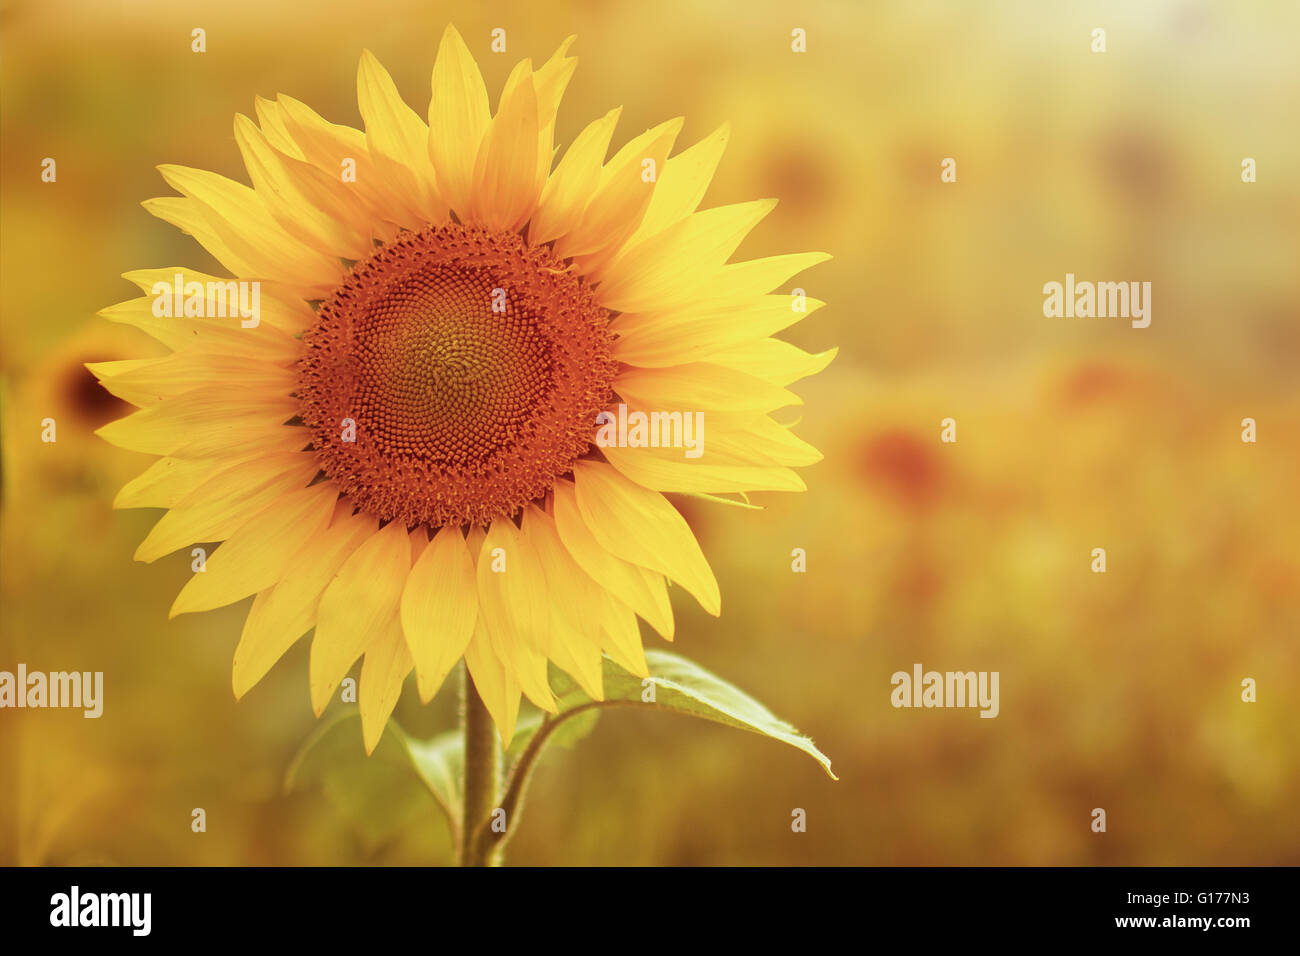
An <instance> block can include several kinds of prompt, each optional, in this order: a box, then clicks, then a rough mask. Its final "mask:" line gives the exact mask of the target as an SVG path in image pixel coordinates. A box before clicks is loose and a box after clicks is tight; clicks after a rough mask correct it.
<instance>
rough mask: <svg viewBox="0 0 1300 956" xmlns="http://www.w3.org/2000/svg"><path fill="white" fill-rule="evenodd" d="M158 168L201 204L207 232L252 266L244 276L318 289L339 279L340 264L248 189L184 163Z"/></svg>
mask: <svg viewBox="0 0 1300 956" xmlns="http://www.w3.org/2000/svg"><path fill="white" fill-rule="evenodd" d="M158 171H159V172H161V173H162V175H163V179H165V180H166V181H167V185H169V186H171V187H172V188H173V189H175V190H176V191H177V192H179V193H182V194H184V195H185V196H186V197H188V198H189V199H192V200H193V201H194V202H196V203H198V204H199V205H200V206H201V207H202V209H203V210H204V211H205V212H206V214H207V220H208V225H209V226H210V227H211V229H212V230H213V232H215V233H216V234H217V236H218V237H219V238H220V240H221V241H222V242H223V243H224V244H225V245H226V246H227V247H229V248H231V249H234V250H235V251H236V252H237V253H238V255H239V257H240V259H241V260H242V261H244V262H245V263H247V265H248V268H250V269H251V270H252V271H251V272H249V273H246V274H244V275H245V276H246V277H247V278H255V279H276V280H279V281H282V282H288V283H290V284H293V285H295V286H303V287H310V288H322V289H332V288H333V287H334V286H335V285H337V284H338V283H339V282H340V281H342V278H343V266H342V264H341V263H339V261H338V260H337V259H336V258H332V257H330V256H328V255H326V254H324V253H322V252H319V251H318V250H315V249H312V248H310V247H308V246H305V245H303V244H302V243H301V242H299V241H298V240H297V239H295V238H294V237H293V236H291V235H290V234H289V233H287V232H285V230H284V228H283V227H282V226H280V224H279V223H277V222H276V221H275V218H274V217H273V216H272V215H271V214H270V212H268V211H267V208H266V205H265V203H263V202H262V200H261V198H260V197H259V196H258V195H257V193H256V192H254V191H253V190H252V189H250V188H249V187H247V186H244V185H242V184H241V183H237V182H235V181H234V180H233V179H227V178H226V177H224V176H219V175H217V174H216V173H211V172H208V171H207V170H203V169H191V168H189V167H186V166H175V165H162V166H159V167H158ZM214 254H215V252H214Z"/></svg>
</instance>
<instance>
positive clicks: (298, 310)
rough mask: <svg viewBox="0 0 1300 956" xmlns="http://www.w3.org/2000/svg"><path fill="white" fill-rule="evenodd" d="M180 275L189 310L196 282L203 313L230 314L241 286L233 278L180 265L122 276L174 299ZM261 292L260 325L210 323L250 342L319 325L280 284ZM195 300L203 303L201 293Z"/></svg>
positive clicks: (263, 287)
mask: <svg viewBox="0 0 1300 956" xmlns="http://www.w3.org/2000/svg"><path fill="white" fill-rule="evenodd" d="M178 274H179V275H180V277H181V292H182V298H183V299H184V300H185V306H186V308H188V307H189V303H190V300H191V294H190V293H189V292H186V291H185V290H186V289H187V288H190V283H192V282H197V283H198V284H199V285H201V286H202V287H203V292H202V300H201V305H202V309H203V311H204V312H205V313H206V314H208V315H213V316H216V315H220V314H221V312H222V311H223V310H224V311H226V312H229V311H230V309H231V303H232V302H233V301H234V299H235V297H236V296H237V295H238V294H239V290H238V287H237V286H234V284H233V281H232V280H231V279H229V278H224V277H220V276H210V275H207V274H206V273H203V272H198V271H196V270H194V269H189V268H186V267H184V266H176V267H174V268H170V269H134V270H132V271H131V272H124V273H122V278H124V279H129V280H130V281H131V282H134V283H135V284H136V285H137V286H139V288H140V291H142V292H146V293H149V294H150V295H151V296H155V295H157V296H161V295H162V293H163V292H164V290H172V298H173V299H174V296H175V292H174V290H175V286H176V276H177V275H178ZM260 290H261V291H260V295H259V299H260V302H259V309H258V313H259V314H258V318H259V320H260V321H259V322H258V324H257V325H256V326H250V327H247V328H245V327H244V326H243V325H242V324H241V320H236V319H234V318H224V319H222V318H213V319H208V320H206V321H208V322H213V323H223V324H225V325H226V326H227V327H230V328H234V329H235V330H236V331H238V333H239V334H240V335H242V336H244V337H246V338H249V339H254V338H258V337H261V336H266V335H276V334H278V333H279V332H287V333H289V334H290V335H297V334H298V333H300V332H303V331H305V330H307V329H309V328H311V327H312V326H313V325H315V324H316V313H315V312H313V311H312V309H311V306H309V305H307V303H306V302H304V301H303V300H302V299H301V298H300V297H297V296H292V295H286V294H283V291H282V290H281V289H279V288H278V287H277V286H276V285H274V284H269V283H266V282H263V283H262V285H261V287H260ZM194 299H195V301H199V300H198V298H197V294H196V295H195V296H194ZM153 301H154V300H153V299H151V300H150V302H151V303H152V302H153ZM167 321H169V322H177V323H180V322H182V321H183V319H182V318H181V317H180V316H172V317H168V318H167ZM190 344H192V343H190Z"/></svg>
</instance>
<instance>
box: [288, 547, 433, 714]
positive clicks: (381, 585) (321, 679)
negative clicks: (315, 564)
mask: <svg viewBox="0 0 1300 956" xmlns="http://www.w3.org/2000/svg"><path fill="white" fill-rule="evenodd" d="M410 571H411V542H410V540H409V538H408V537H407V534H406V528H404V527H403V526H402V524H401V522H397V521H393V522H390V523H389V524H387V525H386V526H385V527H384V528H383V529H382V530H380V531H378V532H377V533H375V534H374V535H372V536H371V537H370V539H369V540H367V541H366V542H365V543H364V544H362V545H361V547H359V548H358V549H357V550H356V551H355V552H354V553H353V554H352V556H351V557H350V558H348V559H347V560H346V561H345V562H344V563H343V566H342V567H341V568H339V571H338V573H337V574H336V575H335V576H334V580H333V581H331V582H330V584H329V586H328V587H327V588H326V589H325V593H324V594H322V595H321V599H320V607H319V608H318V609H317V612H316V636H315V637H314V638H313V639H312V642H311V701H312V707H313V709H314V710H315V711H316V715H317V716H320V714H321V712H322V711H324V710H325V705H326V704H328V703H329V698H330V695H331V694H333V693H334V688H336V687H338V685H339V681H341V680H342V679H343V677H344V675H345V674H347V672H348V670H349V669H350V668H351V667H352V665H353V664H354V663H355V662H356V659H357V658H358V657H360V656H361V655H362V654H363V653H365V651H366V650H367V649H368V648H369V647H370V646H371V644H373V643H374V642H375V641H377V640H379V639H380V638H381V637H382V636H383V635H384V634H385V633H387V632H388V631H389V630H396V629H398V628H400V627H401V623H400V621H399V620H398V605H399V604H400V602H401V599H402V585H403V584H404V583H405V582H406V576H407V574H409V573H410ZM399 633H400V632H399Z"/></svg>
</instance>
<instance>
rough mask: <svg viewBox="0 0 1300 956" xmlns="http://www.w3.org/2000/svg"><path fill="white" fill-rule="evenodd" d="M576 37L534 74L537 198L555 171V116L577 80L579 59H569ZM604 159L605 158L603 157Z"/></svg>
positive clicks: (558, 50) (569, 38) (568, 40)
mask: <svg viewBox="0 0 1300 956" xmlns="http://www.w3.org/2000/svg"><path fill="white" fill-rule="evenodd" d="M575 39H577V38H576V37H572V36H570V37H568V38H566V39H565V41H564V42H563V43H561V44H560V46H559V49H557V50H556V51H555V54H554V55H553V56H552V57H551V58H550V59H549V60H547V61H546V62H545V63H544V64H542V67H541V69H539V70H538V71H537V72H536V73H534V74H533V85H534V87H535V88H536V90H537V126H538V136H537V187H536V192H534V195H538V194H540V192H541V188H542V185H543V184H544V183H545V182H546V176H547V174H548V173H549V172H550V170H551V159H552V155H553V153H554V151H555V148H554V147H555V117H556V114H557V113H558V112H559V109H560V100H561V99H562V98H563V97H564V90H565V89H566V88H567V87H568V85H569V80H570V79H572V78H573V71H574V69H575V68H576V67H577V65H578V60H577V58H576V57H571V56H566V55H565V54H567V53H568V50H569V47H570V46H572V45H573V41H574V40H575ZM601 158H602V159H603V158H604V156H603V154H602V157H601Z"/></svg>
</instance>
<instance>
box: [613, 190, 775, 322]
mask: <svg viewBox="0 0 1300 956" xmlns="http://www.w3.org/2000/svg"><path fill="white" fill-rule="evenodd" d="M775 206H776V200H773V199H760V200H756V201H754V202H745V203H736V204H735V205H731V206H719V207H717V208H716V209H706V210H704V211H703V212H697V213H693V214H691V215H690V216H688V217H687V218H685V219H682V220H681V221H680V222H678V223H677V224H676V225H674V226H671V227H669V228H668V229H665V230H664V231H663V232H660V233H658V234H657V235H654V236H651V237H650V238H649V239H647V240H646V241H645V242H643V243H641V244H640V245H638V246H636V247H635V248H632V249H629V250H627V251H625V252H624V253H622V254H620V255H619V256H618V257H617V258H615V259H614V260H613V261H612V262H611V263H610V265H609V266H608V267H607V268H606V269H604V270H602V271H601V272H600V273H599V274H598V275H596V276H594V278H597V279H600V280H601V284H600V287H599V290H598V292H597V295H598V297H599V299H600V303H601V305H603V306H605V308H607V309H611V310H613V311H615V312H644V311H646V310H647V309H668V308H672V307H674V306H680V305H684V304H687V303H690V302H693V301H695V300H697V299H698V298H699V293H700V290H701V289H705V288H706V287H707V286H708V285H709V284H710V283H711V281H712V280H713V278H714V277H715V275H716V274H717V272H718V270H719V269H721V268H722V266H723V264H724V263H726V261H727V260H728V259H730V258H731V255H732V253H734V252H735V251H736V248H737V247H738V246H739V245H740V243H741V241H742V240H743V239H744V238H745V236H747V235H748V234H749V231H750V230H751V229H753V228H754V227H755V226H756V225H758V223H759V222H761V221H762V219H763V217H764V216H766V215H767V214H768V213H769V212H771V211H772V209H773V208H775Z"/></svg>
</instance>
